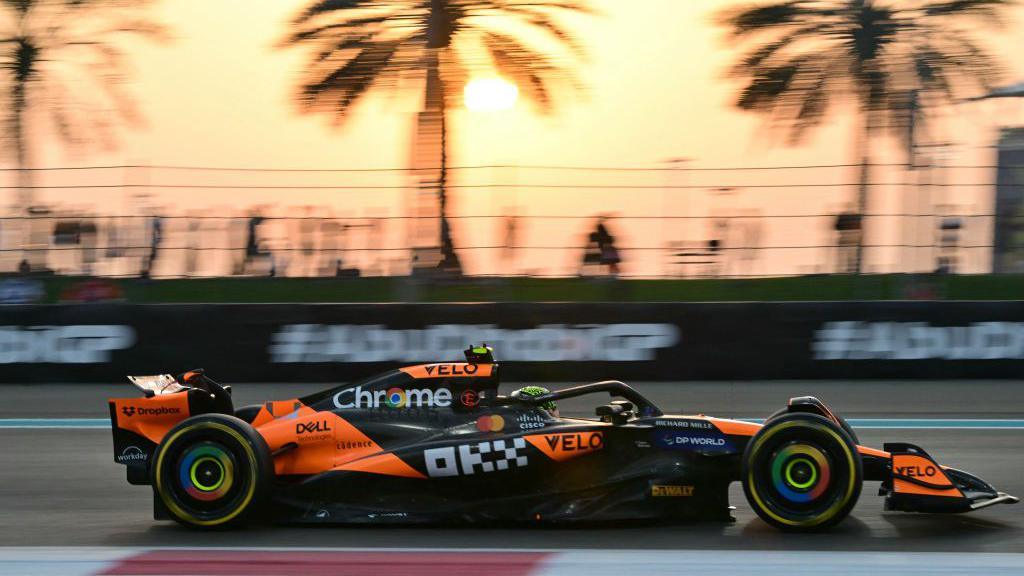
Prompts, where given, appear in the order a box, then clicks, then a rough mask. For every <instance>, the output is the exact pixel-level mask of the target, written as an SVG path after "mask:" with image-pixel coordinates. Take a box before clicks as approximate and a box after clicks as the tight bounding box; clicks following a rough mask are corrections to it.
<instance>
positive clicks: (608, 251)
mask: <svg viewBox="0 0 1024 576" xmlns="http://www.w3.org/2000/svg"><path fill="white" fill-rule="evenodd" d="M607 221H608V218H607V217H605V216H602V217H600V218H599V219H598V220H597V228H596V229H595V230H594V231H593V232H591V234H590V239H591V241H593V242H595V243H597V249H598V252H599V253H600V254H601V265H602V266H607V267H608V273H609V274H610V275H612V276H618V275H619V263H620V262H622V258H621V257H620V256H619V249H618V248H616V247H615V237H614V236H612V235H611V233H610V232H608V227H607V226H605V222H607Z"/></svg>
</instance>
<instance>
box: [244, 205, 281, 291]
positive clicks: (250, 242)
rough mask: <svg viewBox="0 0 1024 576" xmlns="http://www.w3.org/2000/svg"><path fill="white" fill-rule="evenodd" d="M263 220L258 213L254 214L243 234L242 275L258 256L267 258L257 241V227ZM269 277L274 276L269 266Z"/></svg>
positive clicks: (271, 267)
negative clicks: (243, 255)
mask: <svg viewBox="0 0 1024 576" xmlns="http://www.w3.org/2000/svg"><path fill="white" fill-rule="evenodd" d="M264 220H265V218H264V217H263V216H261V215H260V214H259V213H258V212H254V213H253V215H252V216H250V217H249V223H248V227H247V229H246V232H245V260H244V261H243V262H242V272H243V273H244V272H245V270H246V268H248V266H249V264H250V263H251V262H252V261H253V260H255V259H256V258H257V257H260V256H267V255H268V253H267V252H265V251H263V250H261V249H260V239H259V227H260V225H261V224H263V221H264ZM270 275H271V276H273V275H274V266H273V264H271V266H270Z"/></svg>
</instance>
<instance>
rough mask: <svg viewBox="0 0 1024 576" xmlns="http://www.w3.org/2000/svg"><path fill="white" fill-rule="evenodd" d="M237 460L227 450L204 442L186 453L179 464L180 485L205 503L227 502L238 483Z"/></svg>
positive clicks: (212, 443)
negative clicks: (228, 495) (221, 500)
mask: <svg viewBox="0 0 1024 576" xmlns="http://www.w3.org/2000/svg"><path fill="white" fill-rule="evenodd" d="M234 472H235V460H234V457H233V456H232V455H231V454H230V453H229V452H228V451H227V449H226V448H225V447H224V446H222V445H220V444H217V443H214V442H203V443H201V444H196V445H194V446H191V447H189V448H188V449H186V450H185V451H184V452H183V453H182V455H181V458H179V460H178V482H179V484H180V486H181V487H182V488H183V489H184V490H185V493H186V494H188V495H189V496H191V497H192V498H195V499H196V500H200V501H203V502H212V501H214V500H218V499H221V498H224V497H225V496H226V495H227V494H228V493H230V492H231V488H232V486H233V485H234V483H235V478H234V476H235V474H234Z"/></svg>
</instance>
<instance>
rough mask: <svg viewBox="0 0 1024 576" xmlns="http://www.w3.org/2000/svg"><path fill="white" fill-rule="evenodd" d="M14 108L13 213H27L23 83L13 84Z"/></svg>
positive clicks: (29, 195) (28, 189) (28, 190)
mask: <svg viewBox="0 0 1024 576" xmlns="http://www.w3.org/2000/svg"><path fill="white" fill-rule="evenodd" d="M12 104H13V106H14V127H13V128H14V130H13V131H14V148H15V150H16V153H17V159H16V160H17V166H18V196H17V204H16V205H15V207H14V208H15V212H18V211H21V212H24V213H27V212H28V209H29V207H30V206H31V205H32V172H31V171H29V169H28V168H29V166H28V163H29V159H28V145H27V143H26V141H25V109H26V108H25V106H26V102H25V83H24V82H20V81H19V82H15V84H14V89H13V103H12Z"/></svg>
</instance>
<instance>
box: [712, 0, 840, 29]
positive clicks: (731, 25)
mask: <svg viewBox="0 0 1024 576" xmlns="http://www.w3.org/2000/svg"><path fill="white" fill-rule="evenodd" d="M824 14H825V13H823V12H819V10H817V9H815V7H814V6H812V5H811V4H810V3H808V2H807V1H806V0H788V1H785V2H777V3H775V4H769V5H767V6H764V5H756V6H745V7H740V8H735V9H729V10H726V11H725V12H723V13H722V14H721V16H720V20H721V23H722V24H724V25H725V26H726V27H727V28H728V31H729V33H730V34H731V35H732V36H734V37H741V36H747V35H749V34H753V33H756V32H761V31H763V30H770V29H778V28H781V27H785V26H793V25H797V24H807V23H808V22H807V21H808V20H809V19H811V18H816V17H819V16H822V15H824Z"/></svg>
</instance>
